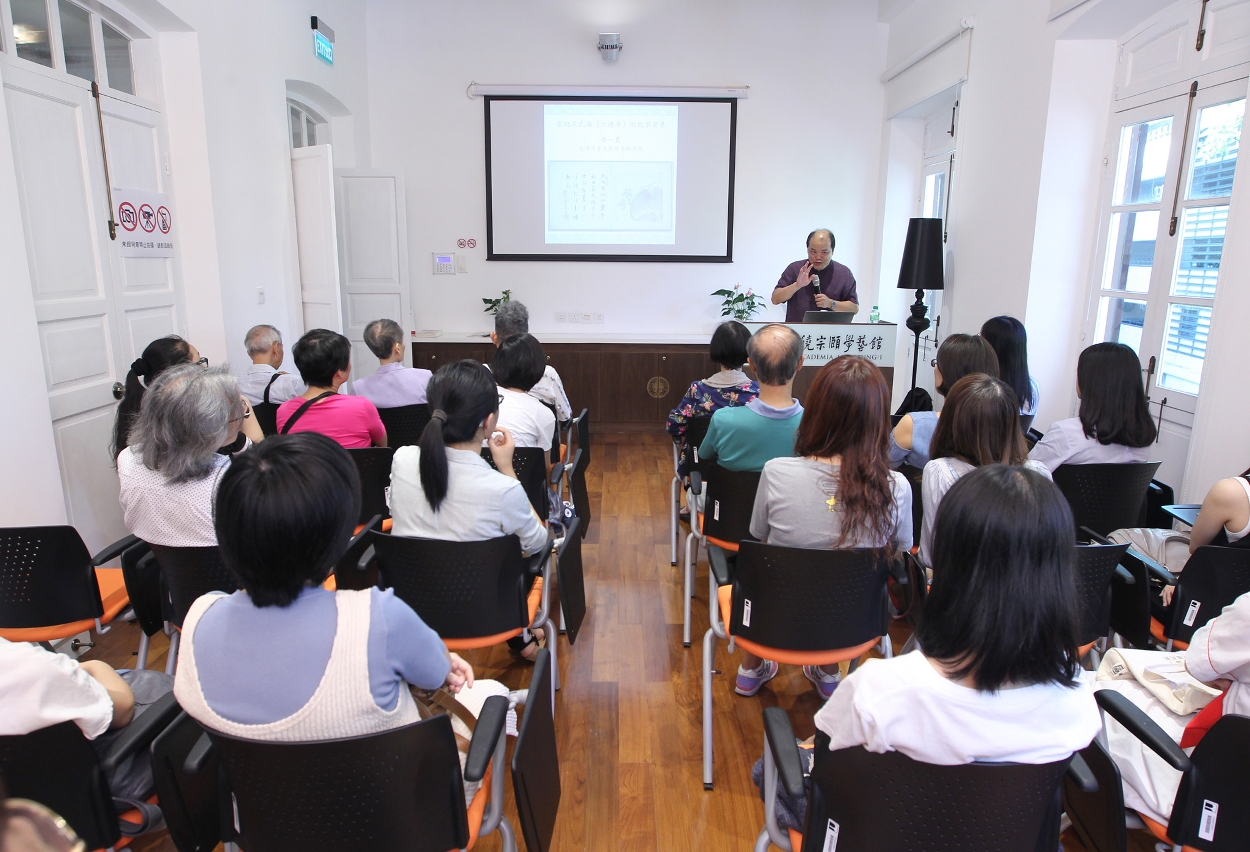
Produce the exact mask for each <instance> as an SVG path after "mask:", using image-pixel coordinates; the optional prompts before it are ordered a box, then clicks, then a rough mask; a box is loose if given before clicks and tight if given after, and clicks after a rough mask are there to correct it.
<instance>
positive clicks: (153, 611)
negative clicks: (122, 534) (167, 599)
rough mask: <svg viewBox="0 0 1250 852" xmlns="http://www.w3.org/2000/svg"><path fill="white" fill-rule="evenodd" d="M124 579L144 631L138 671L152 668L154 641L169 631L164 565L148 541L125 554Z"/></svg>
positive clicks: (132, 606)
mask: <svg viewBox="0 0 1250 852" xmlns="http://www.w3.org/2000/svg"><path fill="white" fill-rule="evenodd" d="M121 562H122V577H123V578H125V581H126V592H127V593H128V594H129V595H130V609H131V611H132V612H134V614H135V621H136V622H137V623H138V625H139V629H140V630H141V631H142V635H141V636H140V637H139V655H138V659H137V660H136V661H135V668H137V669H145V668H147V666H148V649H149V646H150V643H151V639H152V637H153V636H155V635H156V634H157V633H160V632H161V631H163V630H164V629H165V607H164V605H163V604H164V596H165V592H164V591H163V590H162V588H161V566H160V565H159V564H158V563H157V561H156V556H155V555H154V554H153V553H152V549H151V548H150V547H148V543H147V542H146V541H140V542H139V543H138V544H136V545H135V546H134V547H131V548H129V549H127V550H126V552H124V553H123V554H122V559H121Z"/></svg>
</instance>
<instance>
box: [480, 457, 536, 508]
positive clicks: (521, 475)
mask: <svg viewBox="0 0 1250 852" xmlns="http://www.w3.org/2000/svg"><path fill="white" fill-rule="evenodd" d="M482 458H483V459H485V460H486V463H487V464H488V465H490V466H491V467H492V468H495V469H496V470H498V469H499V468H497V467H496V466H495V459H494V457H492V456H491V454H490V450H489V449H487V448H486V447H483V448H482ZM512 471H513V473H515V474H516V478H517V481H518V482H520V483H521V487H522V488H524V489H525V496H526V497H529V499H530V505H531V506H533V507H534V511H535V512H537V513H538V518H539V520H541V521H542V522H543V523H544V524H546V523H547V518H548V516H550V515H551V506H550V503H549V501H548V498H547V451H546V450H544V449H542V448H540V447H517V448H516V449H515V450H513V451H512Z"/></svg>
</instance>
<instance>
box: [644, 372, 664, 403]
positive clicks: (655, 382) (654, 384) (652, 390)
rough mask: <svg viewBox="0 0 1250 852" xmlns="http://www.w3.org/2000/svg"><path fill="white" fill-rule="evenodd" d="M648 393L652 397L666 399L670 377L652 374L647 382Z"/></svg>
mask: <svg viewBox="0 0 1250 852" xmlns="http://www.w3.org/2000/svg"><path fill="white" fill-rule="evenodd" d="M647 393H648V394H650V395H651V398H652V399H664V397H666V396H668V379H666V378H664V377H663V376H652V377H651V380H650V381H648V382H647Z"/></svg>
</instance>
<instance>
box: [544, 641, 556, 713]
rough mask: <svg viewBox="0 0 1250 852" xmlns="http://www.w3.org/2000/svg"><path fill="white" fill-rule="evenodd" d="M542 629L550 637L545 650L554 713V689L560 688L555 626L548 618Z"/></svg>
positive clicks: (553, 711)
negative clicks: (549, 672) (549, 655)
mask: <svg viewBox="0 0 1250 852" xmlns="http://www.w3.org/2000/svg"><path fill="white" fill-rule="evenodd" d="M543 630H545V631H546V632H547V635H548V636H550V637H551V639H550V640H548V642H547V651H548V652H550V654H551V712H552V713H555V706H556V690H557V689H559V688H560V666H559V665H557V663H558V662H559V660H557V659H556V645H558V644H559V643H558V642H556V627H555V625H554V624H552V623H551V619H550V618H548V619H547V620H546V621H545V622H543Z"/></svg>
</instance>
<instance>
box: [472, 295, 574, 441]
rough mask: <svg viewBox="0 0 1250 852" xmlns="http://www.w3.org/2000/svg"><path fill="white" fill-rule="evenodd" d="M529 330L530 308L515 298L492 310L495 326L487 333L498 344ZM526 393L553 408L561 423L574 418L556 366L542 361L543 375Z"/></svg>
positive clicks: (491, 340)
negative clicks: (493, 311)
mask: <svg viewBox="0 0 1250 852" xmlns="http://www.w3.org/2000/svg"><path fill="white" fill-rule="evenodd" d="M529 330H530V312H529V310H528V309H527V308H526V307H525V305H522V304H521V303H520V302H518V301H517V300H516V299H509V300H508V301H506V302H504V303H503V304H501V305H500V306H499V310H497V311H495V330H494V331H492V332H491V333H490V342H491V343H493V344H495V345H496V346H498V345H499V344H500V343H502V342H503V341H505V340H507V339H508V338H509V337H512V336H514V335H517V334H529ZM529 395H530V396H532V397H534V399H536V400H538V401H539V402H542V403H546V404H547V405H550V406H551V407H552V408H554V409H555V410H556V419H557V420H558V421H559V422H560V423H568V422H569V420H571V419H572V418H573V408H572V406H570V405H569V398H568V396H567V395H566V394H565V393H564V382H562V381H560V374H559V373H557V372H556V368H555V367H553V366H551V365H550V364H547V363H546V362H545V361H544V364H543V375H542V378H541V379H539V380H538V381H537V382H536V383H535V384H534V386H533V387H532V388H530V389H529Z"/></svg>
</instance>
